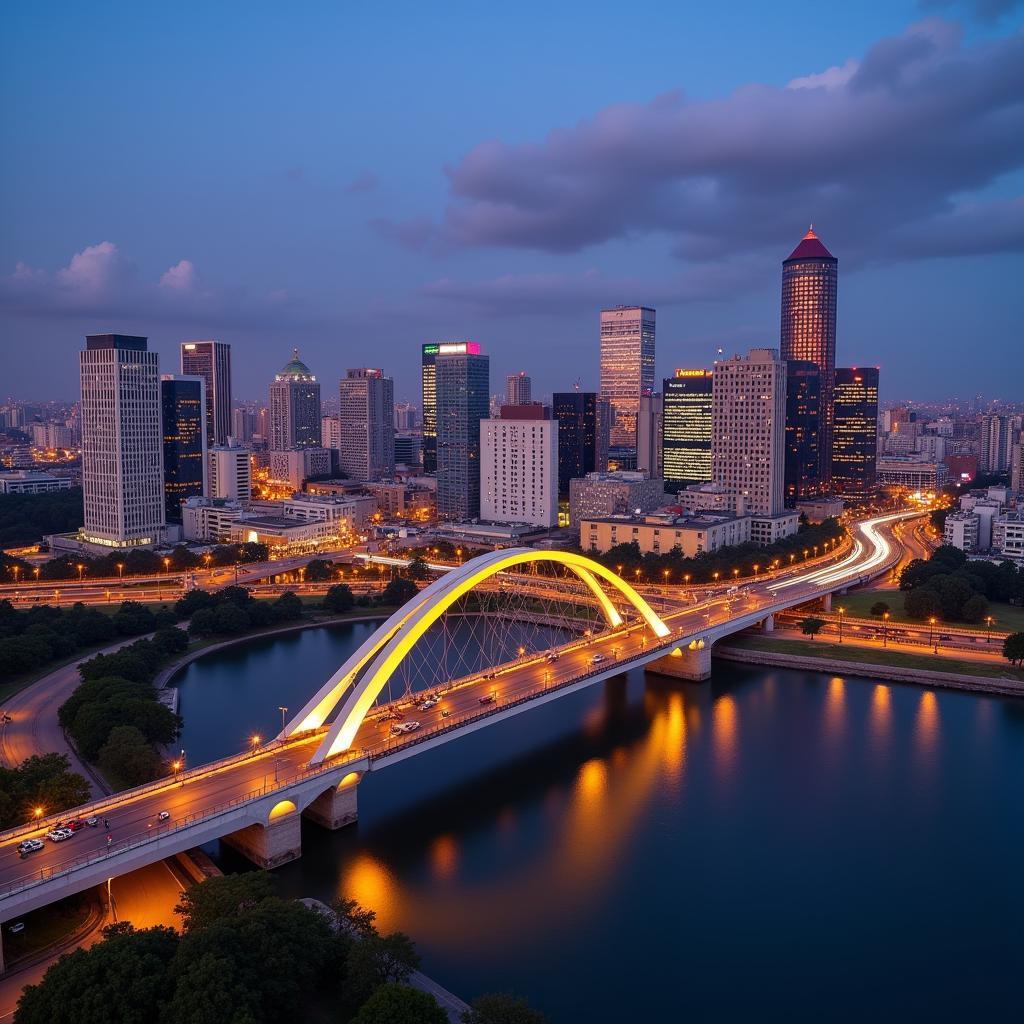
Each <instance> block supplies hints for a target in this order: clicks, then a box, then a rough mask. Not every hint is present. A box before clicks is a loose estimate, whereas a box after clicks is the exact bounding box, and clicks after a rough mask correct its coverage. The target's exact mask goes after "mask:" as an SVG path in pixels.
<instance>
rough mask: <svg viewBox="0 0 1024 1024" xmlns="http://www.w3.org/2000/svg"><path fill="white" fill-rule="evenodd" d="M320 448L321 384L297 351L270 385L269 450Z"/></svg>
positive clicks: (294, 351) (295, 350)
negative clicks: (300, 358)
mask: <svg viewBox="0 0 1024 1024" xmlns="http://www.w3.org/2000/svg"><path fill="white" fill-rule="evenodd" d="M319 446H320V385H319V384H318V383H317V380H316V377H314V376H313V374H312V373H311V372H310V370H309V367H308V366H306V364H305V363H303V362H301V361H300V360H299V350H298V349H297V348H296V349H293V350H292V359H291V362H290V363H288V364H287V365H286V366H283V367H282V368H281V370H280V371H279V372H278V373H277V374H276V375H275V376H274V381H273V383H272V384H271V385H270V450H271V451H274V452H284V451H289V450H291V449H293V448H318V447H319Z"/></svg>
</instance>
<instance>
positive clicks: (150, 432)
mask: <svg viewBox="0 0 1024 1024" xmlns="http://www.w3.org/2000/svg"><path fill="white" fill-rule="evenodd" d="M79 367H80V373H81V386H82V404H81V416H82V496H83V504H84V513H85V516H84V523H83V526H82V538H83V540H85V541H87V542H89V543H91V544H99V545H101V546H103V547H108V548H129V547H140V546H142V545H147V544H155V543H157V542H158V541H159V540H161V539H162V536H163V532H164V473H163V438H162V436H161V433H160V372H159V363H158V359H157V354H156V353H155V352H150V351H148V347H147V339H146V338H136V337H131V336H128V335H124V334H90V335H89V336H88V337H86V339H85V351H83V352H82V353H81V354H80V358H79Z"/></svg>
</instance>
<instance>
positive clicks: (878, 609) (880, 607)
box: [871, 601, 892, 619]
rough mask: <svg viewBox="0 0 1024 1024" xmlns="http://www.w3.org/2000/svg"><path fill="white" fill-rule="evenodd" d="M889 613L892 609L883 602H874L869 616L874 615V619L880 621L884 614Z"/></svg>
mask: <svg viewBox="0 0 1024 1024" xmlns="http://www.w3.org/2000/svg"><path fill="white" fill-rule="evenodd" d="M890 611H892V609H891V608H890V607H889V605H888V604H886V602H885V601H876V602H875V603H874V604H873V605H872V606H871V614H872V615H874V616H875V618H876V619H880V618H881V617H882V616H883V615H885V613H886V612H890Z"/></svg>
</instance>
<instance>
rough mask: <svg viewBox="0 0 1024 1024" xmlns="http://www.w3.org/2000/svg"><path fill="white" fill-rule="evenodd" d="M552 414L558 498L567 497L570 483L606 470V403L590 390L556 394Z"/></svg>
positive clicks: (607, 414)
mask: <svg viewBox="0 0 1024 1024" xmlns="http://www.w3.org/2000/svg"><path fill="white" fill-rule="evenodd" d="M551 412H552V415H553V416H554V418H555V419H556V420H558V496H559V497H560V498H561V499H562V500H567V499H568V497H569V481H570V480H579V479H582V478H583V477H585V476H586V475H587V474H588V473H598V472H604V470H605V469H607V468H608V432H609V419H610V415H609V411H608V403H607V402H606V401H605V400H604V399H603V398H601V396H600V395H598V394H597V393H596V392H593V391H556V392H555V394H553V395H552V396H551Z"/></svg>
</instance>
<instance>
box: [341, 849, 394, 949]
mask: <svg viewBox="0 0 1024 1024" xmlns="http://www.w3.org/2000/svg"><path fill="white" fill-rule="evenodd" d="M399 888H400V887H399V884H398V882H397V881H396V880H395V878H393V877H392V875H391V873H390V872H389V871H388V869H387V868H386V867H385V866H384V865H383V864H382V863H381V862H380V861H379V860H377V859H376V858H375V857H371V856H370V854H368V853H360V854H359V856H358V857H356V859H355V860H354V861H353V862H352V863H351V864H350V865H349V868H348V870H347V871H346V872H345V874H344V876H343V877H342V879H341V884H340V885H339V887H338V895H339V896H343V897H346V898H348V899H354V900H355V901H356V902H357V903H358V904H359V905H360V906H362V907H366V908H367V909H369V910H375V911H376V912H377V926H378V927H379V928H380V929H381V931H391V930H393V929H394V928H395V927H396V924H395V921H396V920H397V909H398V899H399Z"/></svg>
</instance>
